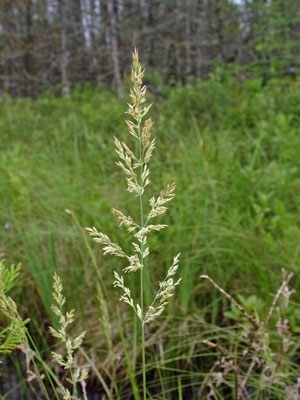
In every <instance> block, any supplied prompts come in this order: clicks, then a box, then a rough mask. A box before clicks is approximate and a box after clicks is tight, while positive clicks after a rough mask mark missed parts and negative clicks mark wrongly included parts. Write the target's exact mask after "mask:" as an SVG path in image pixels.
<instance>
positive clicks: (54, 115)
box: [0, 73, 300, 398]
mask: <svg viewBox="0 0 300 400" xmlns="http://www.w3.org/2000/svg"><path fill="white" fill-rule="evenodd" d="M150 83H151V82H150ZM148 86H149V85H148ZM150 86H151V85H150ZM299 89H300V82H298V81H284V82H283V81H276V80H274V81H270V82H269V83H268V84H267V85H265V86H263V85H262V81H261V80H260V79H257V78H256V79H250V80H245V81H244V82H241V81H240V80H239V79H237V78H236V77H232V76H230V75H226V74H221V73H219V74H217V75H216V74H215V75H212V76H211V77H210V79H208V80H207V81H205V82H201V83H198V82H194V83H193V84H191V85H189V86H186V87H162V88H161V95H160V96H159V97H158V98H155V106H154V107H153V111H152V115H153V119H155V121H156V126H155V136H156V137H157V143H158V148H159V151H157V153H156V157H155V158H153V161H152V182H153V191H156V192H158V191H159V190H160V188H161V187H164V186H166V184H167V183H168V182H170V181H172V180H173V179H175V180H176V182H177V188H178V189H177V197H176V204H175V203H174V204H175V205H173V207H172V208H171V209H170V214H169V215H168V216H167V217H166V219H164V221H166V220H168V218H169V225H170V227H169V229H168V230H165V231H162V232H159V233H158V235H156V236H153V237H152V238H149V242H150V243H149V244H150V246H151V247H152V248H153V249H154V251H153V257H152V260H151V262H150V266H149V267H150V268H151V269H152V271H154V273H153V275H151V276H147V275H146V276H145V280H146V282H147V284H146V285H145V299H146V301H149V299H150V298H151V293H153V291H154V290H155V284H156V282H157V279H159V277H161V276H162V275H163V273H165V272H166V268H167V266H168V265H169V260H170V259H172V256H173V254H174V252H178V251H180V252H181V253H182V264H181V271H182V278H183V281H182V284H181V286H180V287H179V288H178V289H179V290H178V295H177V296H176V300H175V302H176V304H172V308H173V307H174V306H176V307H177V308H178V314H179V315H178V318H172V319H170V321H171V322H169V324H168V326H167V327H166V329H165V331H164V332H162V333H161V339H160V340H161V341H162V345H161V346H158V345H157V344H153V343H152V344H150V345H149V347H148V348H146V352H147V358H148V359H149V360H151V361H149V364H148V366H147V367H148V371H149V374H151V371H152V368H153V372H152V373H153V382H154V386H155V385H156V386H160V382H161V380H163V382H165V385H164V395H163V396H164V397H165V398H170V397H168V396H169V394H168V393H169V390H172V389H171V388H174V387H175V388H177V392H178V391H179V393H181V394H180V395H182V393H184V385H185V384H187V383H186V382H187V380H186V379H185V378H186V376H185V374H186V370H188V371H189V376H190V377H191V376H194V378H193V379H190V381H189V383H188V384H189V385H191V382H195V385H196V386H197V385H198V380H199V379H200V380H201V376H202V375H203V374H204V373H205V372H204V371H205V368H206V366H205V365H202V364H203V359H205V357H208V359H209V357H210V354H211V353H210V352H209V350H208V349H204V350H203V349H201V350H199V348H198V347H197V343H200V342H201V335H204V336H205V337H206V336H207V335H209V332H210V328H207V329H206V328H205V329H204V328H201V326H203V325H201V324H203V318H202V317H201V314H202V315H206V318H207V319H208V320H209V322H210V323H212V324H213V325H212V326H213V327H215V324H217V323H219V322H220V318H221V316H220V315H221V311H222V310H225V308H226V307H227V304H226V303H225V302H224V300H223V299H221V297H220V295H219V293H217V292H216V291H215V290H213V289H212V288H211V287H209V286H208V285H207V284H206V283H205V282H203V281H200V279H199V276H200V274H208V275H210V276H211V277H212V278H213V279H215V280H216V281H217V282H221V283H222V286H223V287H224V288H226V290H228V291H230V292H231V293H232V294H234V293H235V292H239V293H241V294H242V295H244V296H245V297H246V298H247V297H248V296H249V295H250V294H252V293H256V294H257V297H258V298H259V299H260V300H262V301H264V302H270V301H271V297H272V294H273V293H274V292H276V289H277V287H278V286H279V284H280V279H281V272H280V271H281V268H282V267H285V268H287V269H289V270H292V271H294V272H296V274H295V279H294V281H293V286H294V287H295V288H296V289H299V278H298V275H299V274H297V271H298V268H299V267H298V266H299V250H300V245H299V243H300V213H299V200H300V195H299V193H300V190H299V189H300V174H299V172H300V171H299V169H300V167H299V150H300V107H299V104H300V90H299ZM150 91H151V90H150ZM125 109H126V99H121V100H120V99H118V98H117V97H116V96H115V95H114V94H113V93H111V92H110V91H109V90H107V89H106V88H104V87H99V88H97V89H91V88H90V87H88V86H87V87H77V88H75V89H74V91H73V93H72V95H71V98H70V99H69V100H65V99H62V98H54V97H51V96H50V95H48V94H45V95H43V96H42V97H41V98H39V99H38V100H35V101H33V100H31V99H17V100H12V99H10V98H9V97H8V96H3V98H2V102H1V109H0V132H1V138H0V227H2V228H1V230H0V239H1V240H0V253H1V255H4V257H5V258H6V260H7V263H10V262H14V263H19V262H21V263H22V265H23V269H22V278H23V279H22V286H21V287H19V288H16V289H15V291H16V292H15V299H18V304H20V305H21V307H20V312H21V313H22V314H23V315H24V316H26V317H27V316H28V314H29V311H30V316H31V318H32V319H33V320H35V321H38V322H37V323H38V325H39V326H40V327H41V328H42V329H43V327H45V330H46V325H47V323H48V322H53V321H52V318H53V317H52V313H51V312H50V303H51V302H50V298H51V292H52V275H53V272H54V271H56V272H58V273H59V274H60V276H61V278H62V280H63V282H64V289H65V294H66V297H67V299H68V302H69V304H70V307H71V308H73V307H74V308H76V310H77V311H78V313H77V314H78V315H79V318H78V320H77V324H78V326H79V327H80V328H82V329H84V330H87V338H86V341H87V344H88V346H89V348H90V349H93V351H95V354H96V363H97V365H98V367H99V368H100V366H101V362H100V361H101V360H103V359H105V357H106V356H107V349H106V347H105V340H103V337H104V335H103V332H102V328H101V325H99V324H98V317H97V311H96V310H97V307H98V305H97V303H96V302H95V300H94V299H95V296H94V294H95V293H96V287H95V285H94V282H93V277H96V275H95V273H94V272H93V268H94V267H93V261H92V259H91V257H89V255H88V253H87V249H86V246H85V243H84V241H83V240H82V236H81V233H80V231H79V230H78V229H76V228H75V227H74V225H73V223H72V221H71V219H70V216H68V215H67V214H66V213H65V209H70V210H72V211H73V212H74V213H75V214H76V216H77V218H78V221H79V223H80V224H81V226H91V225H93V224H94V221H95V219H97V220H101V230H102V231H105V232H106V233H107V234H108V235H109V236H110V238H111V239H112V240H114V241H116V242H118V243H120V244H122V246H123V248H124V249H127V248H128V247H129V245H130V243H129V242H126V240H125V239H124V238H123V237H121V236H120V234H119V230H118V228H117V224H116V223H114V222H113V219H112V218H111V215H110V209H111V206H114V207H116V208H120V207H121V208H124V204H125V207H126V209H125V211H126V213H127V214H135V213H137V211H138V210H137V208H136V205H135V202H134V201H132V199H131V198H130V196H129V194H128V193H127V192H126V187H125V185H124V184H123V181H122V177H121V176H120V174H119V173H118V171H117V170H116V168H115V167H114V165H113V162H112V160H115V161H117V157H116V155H115V154H114V143H113V137H114V136H117V137H119V138H120V139H123V138H125V137H126V135H127V132H126V128H125V126H124V123H123V120H124V118H123V117H124V115H123V113H124V110H125ZM112 182H113V184H111V183H112ZM121 204H122V205H123V206H121ZM119 206H120V207H119ZM98 216H99V218H98ZM166 223H168V221H166ZM159 242H163V243H164V244H165V245H164V248H163V250H162V247H161V246H160V245H159ZM94 254H95V256H96V259H97V264H98V265H99V268H100V271H101V274H102V277H103V280H104V282H105V286H106V290H107V291H108V292H110V290H111V287H112V281H113V274H112V271H113V269H115V268H116V267H117V263H116V261H114V260H112V259H109V260H108V259H106V258H103V257H102V256H101V255H100V252H99V251H98V249H96V248H95V252H94ZM134 286H135V287H136V288H137V291H138V286H139V281H138V280H137V279H135V278H134V277H133V278H132V282H131V287H134ZM110 298H116V297H115V295H113V296H110ZM113 308H114V305H113V306H112V309H113ZM122 312H124V318H125V320H127V319H128V320H130V318H131V317H130V315H129V314H126V311H125V310H124V311H122ZM166 318H168V317H166ZM290 318H291V320H292V321H293V322H292V327H291V328H292V330H293V331H294V332H296V333H297V332H298V329H299V328H298V323H299V320H300V316H299V312H298V311H297V306H296V305H294V308H293V310H292V311H291V315H290ZM167 321H168V320H167ZM223 322H224V321H223ZM111 323H112V325H113V329H112V330H113V332H116V331H117V329H116V327H117V326H118V319H117V318H112V321H111ZM129 326H131V323H128V327H129ZM128 327H127V328H128ZM114 328H115V329H114ZM125 328H126V327H125ZM125 328H124V332H123V333H122V335H123V338H122V340H123V342H124V341H125V342H126V341H132V340H134V338H133V336H134V335H133V333H132V332H131V331H130V329H129V328H128V329H125ZM154 328H155V327H154ZM154 328H153V329H154ZM200 329H204V330H203V332H201V331H200ZM154 330H155V329H154ZM191 331H192V332H194V333H193V334H192V337H191V338H190V339H186V340H185V339H184V338H182V337H181V336H180V334H178V332H181V334H182V335H183V336H184V335H187V334H189V333H190V332H191ZM210 333H211V336H213V335H214V334H217V333H214V328H212V330H211V332H210ZM132 335H133V336H132ZM36 336H39V334H38V332H36ZM99 338H100V339H99ZM112 340H113V344H114V346H118V345H119V344H120V343H122V340H121V338H120V336H119V334H118V333H114V335H113V338H112ZM166 340H167V341H168V350H166V352H167V353H164V352H163V349H164V343H165V342H166ZM116 348H117V347H116ZM191 349H197V351H196V352H195V353H193V352H192V351H191ZM156 351H159V352H160V353H159V354H160V358H159V360H160V361H159V362H158V361H157V359H156V355H155V353H156ZM205 352H207V354H206V353H205ZM162 354H164V358H163V359H164V361H161V360H162V359H161V357H162ZM187 354H188V357H186V355H187ZM135 359H136V360H137V363H139V362H140V360H139V358H138V356H137V355H134V354H128V359H127V361H126V360H125V359H122V360H121V363H122V362H123V363H124V365H125V364H126V362H127V364H128V363H129V364H130V362H131V361H132V360H135ZM186 359H188V360H189V361H186ZM194 360H196V361H195V362H194ZM157 363H159V366H160V369H159V371H160V374H159V375H157V372H155V371H154V367H153V366H154V365H156V364H157ZM133 364H134V363H133ZM204 364H205V363H204ZM105 368H108V370H107V374H108V375H109V373H110V371H109V363H107V364H106V365H105ZM174 371H176V372H177V377H180V383H179V381H178V380H177V377H176V378H174V373H173V372H174ZM134 374H135V375H134ZM193 374H194V375H193ZM130 377H131V378H132V386H133V387H134V385H135V383H134V382H135V380H134V379H139V370H135V369H134V368H133V369H132V371H131V373H130ZM118 379H119V380H120V384H121V386H122V382H123V381H126V379H127V378H126V374H125V373H124V372H123V373H121V372H119V375H118V376H117V377H116V380H118ZM174 379H175V380H176V382H173V380H174ZM155 382H156V383H155ZM180 387H181V388H182V389H179V388H180ZM124 388H125V389H124V390H127V389H126V384H124ZM196 392H197V390H196V389H195V393H196ZM180 395H178V396H180ZM195 396H196V395H195ZM183 398H184V397H183Z"/></svg>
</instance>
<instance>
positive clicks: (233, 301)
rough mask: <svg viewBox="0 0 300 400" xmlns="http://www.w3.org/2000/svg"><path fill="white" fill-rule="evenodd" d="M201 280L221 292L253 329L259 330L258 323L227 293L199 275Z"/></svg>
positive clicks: (210, 280)
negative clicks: (204, 280)
mask: <svg viewBox="0 0 300 400" xmlns="http://www.w3.org/2000/svg"><path fill="white" fill-rule="evenodd" d="M200 278H201V279H207V280H209V282H210V283H211V284H212V285H213V286H214V287H215V288H216V289H218V290H219V292H221V293H222V294H223V295H224V296H225V297H227V299H228V300H229V301H230V302H231V303H232V304H233V305H234V306H235V307H236V308H237V309H238V310H239V311H240V312H241V313H242V314H243V316H244V317H246V318H247V319H248V320H249V321H250V322H251V324H252V325H253V327H254V328H255V329H256V330H257V329H259V328H260V325H259V322H258V321H257V320H256V319H255V318H253V317H252V316H251V315H249V314H248V313H247V312H246V310H245V309H244V308H243V307H242V306H241V305H240V304H239V303H238V302H237V301H236V300H235V299H234V298H233V297H232V296H231V295H230V294H228V293H227V292H225V290H224V289H222V288H221V287H220V286H219V285H218V284H217V283H216V282H215V281H213V280H212V279H211V278H210V277H209V276H208V275H201V276H200Z"/></svg>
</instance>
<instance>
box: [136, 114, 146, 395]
mask: <svg viewBox="0 0 300 400" xmlns="http://www.w3.org/2000/svg"><path fill="white" fill-rule="evenodd" d="M138 135H139V156H140V160H141V166H140V185H141V187H143V186H144V182H143V177H142V174H143V163H142V160H143V158H144V154H143V149H142V135H141V122H140V121H139V124H138ZM139 198H140V213H141V227H142V228H144V202H143V194H142V193H141V194H140V196H139ZM143 252H144V244H143V243H141V256H140V263H141V265H142V268H141V270H140V291H141V293H140V296H141V300H140V301H141V310H142V314H141V317H142V321H141V328H142V369H143V396H144V400H146V389H147V383H146V355H145V323H144V267H145V263H144V256H143Z"/></svg>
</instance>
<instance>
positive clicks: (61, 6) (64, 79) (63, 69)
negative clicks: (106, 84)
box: [58, 0, 70, 98]
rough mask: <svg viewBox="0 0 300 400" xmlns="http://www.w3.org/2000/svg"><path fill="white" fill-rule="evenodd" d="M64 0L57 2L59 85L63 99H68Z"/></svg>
mask: <svg viewBox="0 0 300 400" xmlns="http://www.w3.org/2000/svg"><path fill="white" fill-rule="evenodd" d="M65 1H66V0H59V3H58V4H59V12H60V23H61V27H60V45H61V59H60V67H61V83H62V94H63V96H64V97H66V98H69V97H70V82H69V77H68V63H69V60H68V50H67V29H66V28H67V27H66V3H65Z"/></svg>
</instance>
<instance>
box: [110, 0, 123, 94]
mask: <svg viewBox="0 0 300 400" xmlns="http://www.w3.org/2000/svg"><path fill="white" fill-rule="evenodd" d="M107 12H108V17H109V23H110V40H111V50H112V61H113V66H114V84H115V87H116V89H117V92H118V96H119V97H121V96H122V80H121V68H120V61H119V47H118V34H117V19H116V13H115V9H114V2H113V0H108V3H107Z"/></svg>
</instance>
